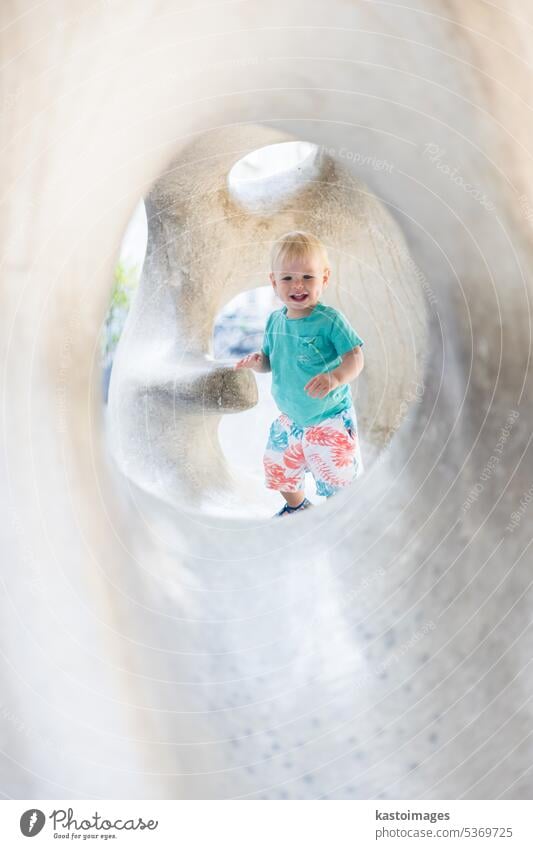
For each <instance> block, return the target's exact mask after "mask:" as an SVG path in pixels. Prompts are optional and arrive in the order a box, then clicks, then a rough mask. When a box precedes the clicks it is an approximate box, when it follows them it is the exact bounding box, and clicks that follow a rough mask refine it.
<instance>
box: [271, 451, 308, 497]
mask: <svg viewBox="0 0 533 849" xmlns="http://www.w3.org/2000/svg"><path fill="white" fill-rule="evenodd" d="M264 467H265V476H266V483H267V486H268V487H269V488H270V489H281V488H282V487H285V488H286V490H287V492H289V491H290V490H291V489H299V487H300V481H299V479H298V478H295V477H292V478H291V477H289V476H287V475H286V474H285V469H284V468H283V466H280V465H279V464H278V463H273V462H272V461H271V460H268V459H267V458H265V460H264Z"/></svg>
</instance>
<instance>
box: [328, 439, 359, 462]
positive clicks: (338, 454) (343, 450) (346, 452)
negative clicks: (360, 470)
mask: <svg viewBox="0 0 533 849" xmlns="http://www.w3.org/2000/svg"><path fill="white" fill-rule="evenodd" d="M354 454H355V444H353V445H348V446H345V445H339V446H336V447H335V448H332V449H331V459H332V460H333V462H334V463H335V465H336V466H349V465H350V463H352V462H353V458H354Z"/></svg>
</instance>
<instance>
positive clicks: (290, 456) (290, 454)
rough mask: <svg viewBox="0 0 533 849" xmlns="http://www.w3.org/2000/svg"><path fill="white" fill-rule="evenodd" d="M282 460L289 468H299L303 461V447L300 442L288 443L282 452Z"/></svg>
mask: <svg viewBox="0 0 533 849" xmlns="http://www.w3.org/2000/svg"><path fill="white" fill-rule="evenodd" d="M283 461H284V463H285V465H286V466H287V467H288V468H289V469H299V468H300V467H301V466H303V464H304V463H305V457H304V449H303V446H302V443H301V442H295V443H294V444H293V445H290V446H289V447H288V448H287V449H286V450H285V452H284V454H283Z"/></svg>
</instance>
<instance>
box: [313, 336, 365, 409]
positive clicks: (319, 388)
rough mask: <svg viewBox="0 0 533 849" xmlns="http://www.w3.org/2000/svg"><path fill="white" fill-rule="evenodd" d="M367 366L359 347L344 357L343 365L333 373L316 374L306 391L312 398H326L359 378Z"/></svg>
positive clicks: (333, 370) (332, 371)
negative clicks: (345, 384)
mask: <svg viewBox="0 0 533 849" xmlns="http://www.w3.org/2000/svg"><path fill="white" fill-rule="evenodd" d="M364 364H365V358H364V356H363V351H362V349H361V347H360V346H359V345H357V347H355V348H352V350H351V351H348V352H347V353H346V354H343V356H342V363H341V364H340V366H337V368H334V369H332V370H331V371H326V372H323V373H322V374H316V375H315V376H314V377H313V378H312V379H311V380H310V381H309V383H306V385H305V391H306V392H307V394H308V395H310V396H311V397H312V398H325V397H326V395H328V394H329V393H330V392H332V391H333V390H334V389H337V387H338V386H342V385H343V383H351V382H352V380H355V378H356V377H358V376H359V375H360V374H361V372H362V370H363V366H364Z"/></svg>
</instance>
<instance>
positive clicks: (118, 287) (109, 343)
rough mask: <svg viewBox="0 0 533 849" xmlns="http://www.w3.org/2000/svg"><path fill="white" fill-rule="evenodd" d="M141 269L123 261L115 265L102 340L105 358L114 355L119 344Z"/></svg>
mask: <svg viewBox="0 0 533 849" xmlns="http://www.w3.org/2000/svg"><path fill="white" fill-rule="evenodd" d="M139 271H140V269H139V266H137V265H129V266H128V265H125V263H124V262H122V261H120V262H118V263H117V265H116V267H115V274H114V278H113V289H112V292H111V299H110V302H109V310H108V313H107V316H106V320H105V326H104V338H103V340H102V354H103V357H104V359H105V360H108V359H110V358H111V357H112V356H113V354H114V352H115V349H116V347H117V345H118V341H119V339H120V336H121V333H122V328H123V326H124V322H125V320H126V316H127V314H128V310H129V308H130V303H131V297H132V295H133V292H134V290H135V287H136V286H137V283H138V282H139Z"/></svg>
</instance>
